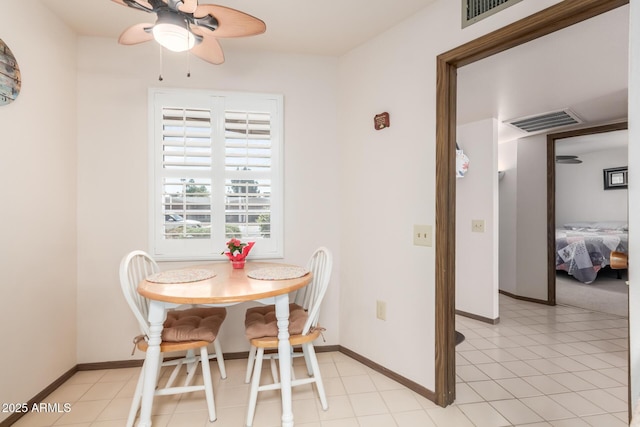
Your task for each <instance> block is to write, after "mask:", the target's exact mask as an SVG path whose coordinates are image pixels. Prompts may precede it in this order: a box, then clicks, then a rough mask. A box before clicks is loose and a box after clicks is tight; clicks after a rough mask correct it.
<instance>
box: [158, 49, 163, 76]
mask: <svg viewBox="0 0 640 427" xmlns="http://www.w3.org/2000/svg"><path fill="white" fill-rule="evenodd" d="M158 80H159V81H162V80H164V78H163V77H162V46H160V74H159V75H158Z"/></svg>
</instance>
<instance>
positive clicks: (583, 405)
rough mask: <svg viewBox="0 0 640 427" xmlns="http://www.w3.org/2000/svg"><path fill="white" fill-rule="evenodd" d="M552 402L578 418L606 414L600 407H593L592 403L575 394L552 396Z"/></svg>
mask: <svg viewBox="0 0 640 427" xmlns="http://www.w3.org/2000/svg"><path fill="white" fill-rule="evenodd" d="M553 400H555V401H556V402H557V403H559V404H560V405H562V406H564V407H565V408H567V409H568V410H569V411H571V412H572V413H573V414H576V415H577V416H579V417H586V416H590V415H599V414H602V413H604V412H606V411H605V410H604V409H602V408H601V407H599V406H597V405H595V404H594V403H593V402H591V401H589V400H587V399H585V398H584V397H582V396H580V395H579V394H577V393H560V394H554V395H553Z"/></svg>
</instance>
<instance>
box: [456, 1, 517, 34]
mask: <svg viewBox="0 0 640 427" xmlns="http://www.w3.org/2000/svg"><path fill="white" fill-rule="evenodd" d="M521 1H522V0H462V28H464V27H466V26H468V25H471V24H473V23H476V22H478V21H480V20H481V19H484V18H486V17H488V16H491V15H493V14H494V13H497V12H499V11H501V10H502V9H505V8H507V7H509V6H512V5H514V4H516V3H519V2H521Z"/></svg>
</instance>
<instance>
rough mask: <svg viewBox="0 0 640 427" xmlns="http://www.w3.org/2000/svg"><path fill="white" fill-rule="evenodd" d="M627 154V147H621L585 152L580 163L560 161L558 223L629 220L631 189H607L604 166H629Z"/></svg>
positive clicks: (557, 181) (557, 173) (557, 197)
mask: <svg viewBox="0 0 640 427" xmlns="http://www.w3.org/2000/svg"><path fill="white" fill-rule="evenodd" d="M558 143H560V144H562V140H560V141H559V142H556V144H558ZM627 156H628V153H627V149H626V148H618V149H611V150H602V151H594V152H591V153H586V154H581V155H580V160H582V163H579V164H562V163H556V226H557V227H561V226H562V225H563V224H566V223H567V222H575V221H626V220H627V198H628V192H627V190H626V189H614V190H605V189H604V178H603V173H602V170H603V169H609V168H616V167H621V166H627V161H628V160H627Z"/></svg>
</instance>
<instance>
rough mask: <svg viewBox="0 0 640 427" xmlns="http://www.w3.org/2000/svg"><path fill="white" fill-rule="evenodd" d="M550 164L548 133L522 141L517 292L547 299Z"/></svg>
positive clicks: (520, 146) (517, 218)
mask: <svg viewBox="0 0 640 427" xmlns="http://www.w3.org/2000/svg"><path fill="white" fill-rule="evenodd" d="M546 165H547V137H546V135H535V136H530V137H527V138H521V139H519V140H518V200H517V203H516V206H517V208H516V209H517V216H516V224H517V225H516V236H517V243H516V292H515V294H516V295H518V296H521V297H528V298H533V299H538V300H545V301H546V300H547V294H548V292H547V286H546V283H547V232H546V231H547V167H546ZM501 261H502V260H501Z"/></svg>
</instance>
